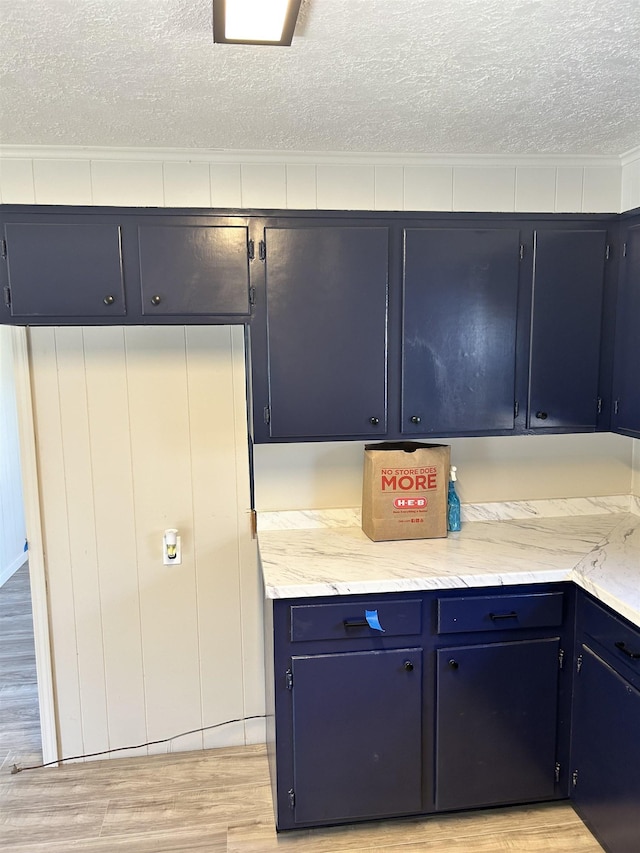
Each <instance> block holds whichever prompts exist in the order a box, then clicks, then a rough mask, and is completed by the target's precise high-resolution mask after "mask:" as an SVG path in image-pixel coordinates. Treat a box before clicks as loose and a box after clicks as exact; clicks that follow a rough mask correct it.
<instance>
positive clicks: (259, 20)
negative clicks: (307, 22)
mask: <svg viewBox="0 0 640 853" xmlns="http://www.w3.org/2000/svg"><path fill="white" fill-rule="evenodd" d="M300 3H301V0H213V40H214V42H218V43H220V44H272V45H280V46H288V45H290V44H291V40H292V38H293V31H294V29H295V26H296V19H297V17H298V11H299V10H300Z"/></svg>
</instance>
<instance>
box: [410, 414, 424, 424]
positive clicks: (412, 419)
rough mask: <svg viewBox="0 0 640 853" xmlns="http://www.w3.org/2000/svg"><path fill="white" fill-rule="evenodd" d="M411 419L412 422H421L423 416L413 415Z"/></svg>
mask: <svg viewBox="0 0 640 853" xmlns="http://www.w3.org/2000/svg"><path fill="white" fill-rule="evenodd" d="M409 420H410V421H411V423H412V424H419V423H420V421H421V420H422V418H421V417H420V416H419V415H412V416H411V417H410V418H409Z"/></svg>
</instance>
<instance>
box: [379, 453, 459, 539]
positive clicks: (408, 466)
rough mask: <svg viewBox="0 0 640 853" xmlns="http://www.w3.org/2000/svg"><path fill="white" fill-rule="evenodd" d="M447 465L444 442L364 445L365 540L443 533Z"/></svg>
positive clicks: (432, 535) (416, 536) (447, 458)
mask: <svg viewBox="0 0 640 853" xmlns="http://www.w3.org/2000/svg"><path fill="white" fill-rule="evenodd" d="M450 463H451V448H450V447H449V445H447V444H422V443H421V442H417V441H403V442H384V443H382V444H366V445H365V448H364V477H363V483H362V529H363V530H364V532H365V533H366V534H367V536H368V537H369V539H373V541H374V542H379V541H382V540H387V539H436V538H441V537H443V536H446V535H447V492H448V488H449V466H450Z"/></svg>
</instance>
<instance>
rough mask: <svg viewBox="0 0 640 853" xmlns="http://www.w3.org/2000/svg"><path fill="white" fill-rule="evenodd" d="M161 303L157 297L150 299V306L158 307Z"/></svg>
mask: <svg viewBox="0 0 640 853" xmlns="http://www.w3.org/2000/svg"><path fill="white" fill-rule="evenodd" d="M161 302H162V299H161V298H160V297H159V296H152V297H151V304H152V305H160V303H161Z"/></svg>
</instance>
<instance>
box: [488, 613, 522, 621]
mask: <svg viewBox="0 0 640 853" xmlns="http://www.w3.org/2000/svg"><path fill="white" fill-rule="evenodd" d="M517 618H518V614H517V613H516V611H515V610H512V611H511V613H490V614H489V619H491V621H492V622H497V621H498V620H499V619H517Z"/></svg>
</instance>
